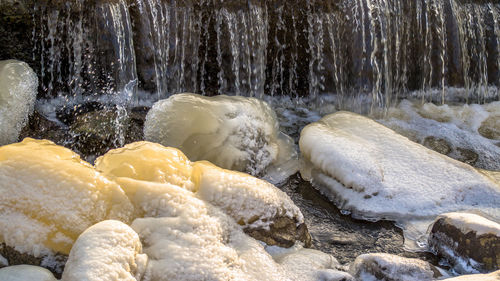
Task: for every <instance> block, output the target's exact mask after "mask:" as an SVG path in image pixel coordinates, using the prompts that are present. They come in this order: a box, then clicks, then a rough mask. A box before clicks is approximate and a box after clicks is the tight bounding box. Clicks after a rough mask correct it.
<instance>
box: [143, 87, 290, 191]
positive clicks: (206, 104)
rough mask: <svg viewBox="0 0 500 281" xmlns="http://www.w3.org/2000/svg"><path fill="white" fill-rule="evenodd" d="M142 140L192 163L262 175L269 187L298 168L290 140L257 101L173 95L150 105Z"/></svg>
mask: <svg viewBox="0 0 500 281" xmlns="http://www.w3.org/2000/svg"><path fill="white" fill-rule="evenodd" d="M144 135H145V138H146V140H149V141H153V142H158V143H161V144H163V145H165V146H172V147H176V148H179V149H180V150H182V151H183V152H184V153H185V154H186V155H187V156H188V157H189V159H191V160H193V161H194V160H208V161H210V162H212V163H214V164H215V165H217V166H219V167H222V168H226V169H231V170H238V171H244V172H248V173H250V174H252V175H261V176H264V177H266V179H268V180H270V181H271V182H273V183H277V182H280V181H283V180H284V179H286V177H288V176H290V175H291V174H293V173H295V172H296V171H297V170H298V166H297V161H296V156H297V155H296V150H295V145H294V144H293V140H291V139H290V138H289V137H288V136H286V135H285V134H283V133H280V132H279V126H278V122H277V119H276V114H275V113H274V112H273V110H272V109H271V107H270V106H269V105H268V104H267V103H265V102H263V101H261V100H258V99H255V98H247V97H239V96H238V97H234V96H224V95H220V96H215V97H204V96H200V95H196V94H177V95H173V96H171V97H170V98H168V99H165V100H161V101H159V102H157V103H156V104H154V105H153V108H152V109H151V110H150V111H149V113H148V115H147V117H146V122H145V124H144Z"/></svg>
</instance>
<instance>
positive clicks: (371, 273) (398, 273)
mask: <svg viewBox="0 0 500 281" xmlns="http://www.w3.org/2000/svg"><path fill="white" fill-rule="evenodd" d="M349 273H351V274H352V276H354V277H356V278H358V280H405V281H425V280H428V281H430V280H435V279H436V277H439V276H441V274H440V273H439V271H438V270H437V269H435V268H434V267H433V266H432V265H430V264H429V263H428V262H425V261H422V260H418V259H409V258H403V257H399V256H396V255H391V254H364V255H360V256H359V257H357V258H356V260H355V261H354V263H352V264H351V266H350V268H349Z"/></svg>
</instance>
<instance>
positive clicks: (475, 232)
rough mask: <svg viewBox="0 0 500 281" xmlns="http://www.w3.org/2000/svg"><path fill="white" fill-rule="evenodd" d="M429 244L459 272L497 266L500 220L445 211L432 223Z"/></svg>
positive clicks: (498, 264)
mask: <svg viewBox="0 0 500 281" xmlns="http://www.w3.org/2000/svg"><path fill="white" fill-rule="evenodd" d="M429 247H430V249H431V250H432V251H434V252H435V253H437V255H438V256H440V257H442V258H444V259H446V260H447V262H448V263H449V264H451V265H452V266H453V267H454V269H455V270H456V271H457V272H459V273H462V274H463V273H475V272H477V271H479V272H489V271H493V270H497V269H499V268H500V224H498V223H496V222H493V221H490V220H487V219H486V218H483V217H480V216H478V215H474V214H464V213H450V214H445V215H442V216H441V217H440V218H438V219H437V220H436V222H435V223H434V225H433V226H432V230H431V233H430V236H429Z"/></svg>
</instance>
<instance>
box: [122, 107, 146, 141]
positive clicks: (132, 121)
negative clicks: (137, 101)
mask: <svg viewBox="0 0 500 281" xmlns="http://www.w3.org/2000/svg"><path fill="white" fill-rule="evenodd" d="M149 109H150V108H149V107H146V106H139V107H133V108H131V109H130V110H129V112H128V117H129V123H128V127H127V132H126V135H125V144H127V143H133V142H136V141H142V140H144V121H146V115H147V114H148V111H149Z"/></svg>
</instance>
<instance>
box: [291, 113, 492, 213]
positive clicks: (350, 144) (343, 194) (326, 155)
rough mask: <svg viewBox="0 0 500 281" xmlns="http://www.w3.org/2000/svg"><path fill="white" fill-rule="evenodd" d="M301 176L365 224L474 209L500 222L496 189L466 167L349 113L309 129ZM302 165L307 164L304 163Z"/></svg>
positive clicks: (304, 135) (303, 138)
mask: <svg viewBox="0 0 500 281" xmlns="http://www.w3.org/2000/svg"><path fill="white" fill-rule="evenodd" d="M300 148H301V151H302V155H303V157H304V158H305V160H306V162H309V163H306V164H305V165H304V167H303V168H302V170H301V173H302V175H303V176H304V177H305V178H307V179H312V180H313V182H316V183H317V184H322V185H323V186H322V190H323V192H325V193H327V195H329V196H330V197H331V199H332V200H334V201H336V202H337V203H339V205H340V207H341V208H343V209H348V210H352V211H353V212H354V213H355V215H358V216H362V217H367V218H375V219H377V218H378V219H380V218H389V219H399V218H418V217H421V218H422V217H428V216H435V215H439V214H441V213H445V212H450V211H457V210H472V209H478V210H481V211H483V212H485V213H486V214H488V215H490V216H492V217H495V218H497V219H500V206H499V205H498V202H500V186H499V185H498V183H497V182H495V180H494V179H493V178H492V177H488V176H486V175H485V174H483V173H480V172H478V171H477V170H476V169H474V168H472V167H471V166H469V165H466V164H464V163H461V162H458V161H456V160H453V159H451V158H449V157H446V156H444V155H441V154H439V153H437V152H434V151H432V150H429V149H427V148H425V147H423V146H421V145H419V144H416V143H414V142H412V141H410V140H408V139H407V138H405V137H403V136H401V135H399V134H397V133H395V132H394V131H392V130H390V129H388V128H386V127H384V126H382V125H380V124H378V123H377V122H375V121H373V120H371V119H369V118H366V117H363V116H361V115H357V114H354V113H349V112H338V113H334V114H331V115H328V116H326V117H324V118H323V119H321V120H320V121H319V122H316V123H312V124H310V125H308V126H307V127H306V128H304V130H303V131H302V134H301V139H300ZM308 164H309V165H308Z"/></svg>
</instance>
